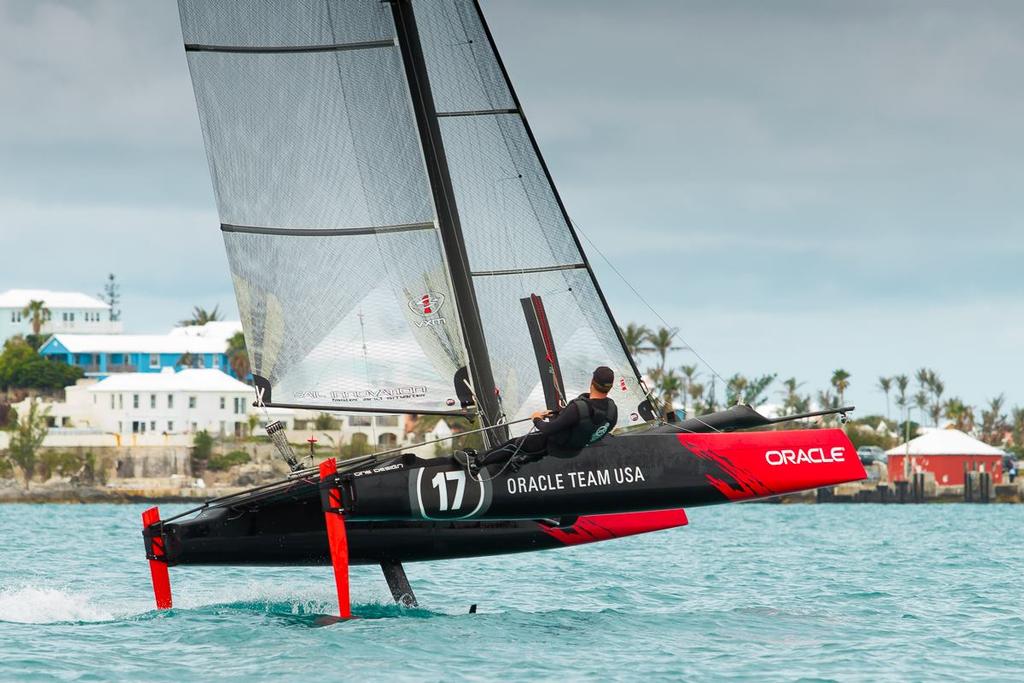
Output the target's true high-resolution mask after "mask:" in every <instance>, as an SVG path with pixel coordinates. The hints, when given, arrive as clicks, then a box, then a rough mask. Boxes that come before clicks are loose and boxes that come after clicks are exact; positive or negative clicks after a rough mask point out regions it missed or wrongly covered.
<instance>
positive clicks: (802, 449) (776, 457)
mask: <svg viewBox="0 0 1024 683" xmlns="http://www.w3.org/2000/svg"><path fill="white" fill-rule="evenodd" d="M678 438H679V443H681V444H682V445H683V446H685V447H686V449H687V450H689V451H691V452H692V453H693V454H694V455H695V456H697V457H698V458H701V459H703V460H708V461H710V462H714V463H715V464H716V465H718V469H720V471H721V472H723V473H725V474H726V475H727V479H722V478H720V477H715V476H713V475H711V474H707V475H705V476H706V477H707V480H708V483H709V484H711V485H712V486H714V487H715V488H716V489H718V490H719V491H721V492H722V494H723V495H725V496H726V497H727V498H729V499H730V500H745V499H749V498H765V497H768V496H775V495H778V494H780V493H791V492H794V491H805V490H808V489H815V488H819V487H821V486H834V485H836V484H842V483H844V482H848V481H860V480H861V479H864V478H866V477H867V473H865V472H864V466H863V465H861V463H860V458H858V457H857V451H856V449H855V448H854V447H853V444H852V443H850V439H849V438H848V437H847V436H846V434H845V433H844V432H843V431H842V430H841V429H802V430H792V431H777V432H735V433H727V434H714V433H709V434H679V437H678Z"/></svg>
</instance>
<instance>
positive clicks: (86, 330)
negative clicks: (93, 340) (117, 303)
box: [0, 289, 122, 341]
mask: <svg viewBox="0 0 1024 683" xmlns="http://www.w3.org/2000/svg"><path fill="white" fill-rule="evenodd" d="M31 301H42V302H43V303H44V304H45V306H46V310H47V311H48V313H47V314H46V315H45V316H44V318H43V325H42V327H41V328H40V331H39V333H40V334H62V333H81V334H117V333H119V332H121V330H122V323H121V321H119V320H111V319H110V304H108V303H106V302H104V301H100V300H99V299H97V298H95V297H92V296H89V295H87V294H82V293H81V292H51V291H50V290H47V289H9V290H7V291H6V292H2V293H0V341H2V340H4V339H7V338H9V337H13V336H14V335H17V334H21V335H29V334H32V317H31V316H27V315H25V314H24V312H23V311H24V309H25V307H26V306H28V304H29V302H31Z"/></svg>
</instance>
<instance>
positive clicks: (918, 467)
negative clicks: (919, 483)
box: [886, 429, 1003, 486]
mask: <svg viewBox="0 0 1024 683" xmlns="http://www.w3.org/2000/svg"><path fill="white" fill-rule="evenodd" d="M908 453H909V457H910V469H909V471H910V472H932V473H934V474H935V483H937V484H938V485H939V486H963V483H964V472H965V471H967V472H989V473H990V474H991V475H992V482H993V483H995V484H1001V483H1002V482H1003V451H1002V450H1000V449H998V448H994V447H992V446H989V445H988V444H987V443H984V442H982V441H978V440H977V439H975V438H974V437H971V436H968V435H967V434H964V433H963V432H961V431H959V430H956V429H936V430H934V431H931V432H928V433H927V434H925V435H923V436H919V437H917V438H916V439H911V440H910V441H909V442H908V443H905V444H901V445H899V446H896V448H890V449H889V450H888V451H886V455H887V456H888V460H889V481H903V480H906V479H907V475H906V473H907V472H908V470H907V469H906V466H905V462H904V461H905V460H906V458H907V456H908Z"/></svg>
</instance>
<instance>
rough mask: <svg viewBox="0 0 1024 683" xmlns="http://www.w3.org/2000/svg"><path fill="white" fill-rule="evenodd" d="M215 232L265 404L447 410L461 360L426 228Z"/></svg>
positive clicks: (435, 245)
mask: <svg viewBox="0 0 1024 683" xmlns="http://www.w3.org/2000/svg"><path fill="white" fill-rule="evenodd" d="M224 237H225V245H226V247H227V251H228V259H229V261H230V264H231V271H232V274H233V276H234V282H235V290H236V296H237V299H238V304H239V309H240V311H241V314H242V324H243V327H244V329H245V333H246V341H247V342H248V344H249V349H250V362H251V364H252V367H253V373H254V374H256V375H259V376H260V377H263V378H266V380H268V381H269V383H270V387H271V393H270V397H269V400H270V401H272V402H273V403H276V404H282V405H304V406H311V407H316V406H322V407H332V408H342V409H343V408H359V409H373V408H383V409H389V410H391V409H399V408H401V409H405V410H408V411H409V412H427V411H434V412H437V411H441V412H447V411H451V410H454V409H456V408H457V406H456V402H455V400H454V399H455V398H456V394H455V389H454V387H455V379H454V378H455V374H456V372H457V371H458V370H459V368H461V367H463V366H465V364H466V358H465V352H464V350H463V345H462V342H461V338H460V336H459V329H460V328H459V319H458V315H457V312H456V309H455V306H454V301H453V300H452V299H451V298H450V296H451V294H450V290H449V288H448V279H447V275H446V272H445V270H444V268H443V267H442V266H441V264H440V259H441V245H440V241H439V239H438V236H437V233H436V231H435V230H434V229H433V228H432V227H431V226H426V227H424V228H420V229H408V230H401V231H390V232H383V233H367V234H361V235H352V234H344V235H323V236H316V235H310V234H303V235H301V236H293V235H288V234H253V233H239V232H225V233H224Z"/></svg>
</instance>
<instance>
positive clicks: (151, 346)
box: [39, 322, 244, 379]
mask: <svg viewBox="0 0 1024 683" xmlns="http://www.w3.org/2000/svg"><path fill="white" fill-rule="evenodd" d="M239 331H241V325H240V324H239V323H237V322H216V323H208V324H207V325H202V326H193V327H178V328H175V329H174V330H172V331H171V332H170V333H169V334H162V335H158V334H55V335H53V336H52V337H50V338H49V339H48V340H47V341H46V342H45V343H44V344H43V345H42V347H40V349H39V353H40V354H41V355H43V356H46V357H48V358H51V359H53V360H57V361H60V362H63V363H67V364H68V365H74V366H77V367H80V368H82V371H83V372H85V374H86V376H87V377H106V376H108V375H111V374H116V373H121V372H141V373H146V372H161V371H162V370H163V369H164V368H172V369H176V370H180V369H182V368H207V369H215V370H221V371H223V372H225V373H227V374H229V375H231V376H234V372H233V371H232V369H231V365H230V363H229V362H228V355H227V347H228V339H229V338H230V337H231V335H232V334H234V333H235V332H239ZM241 379H244V378H241Z"/></svg>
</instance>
